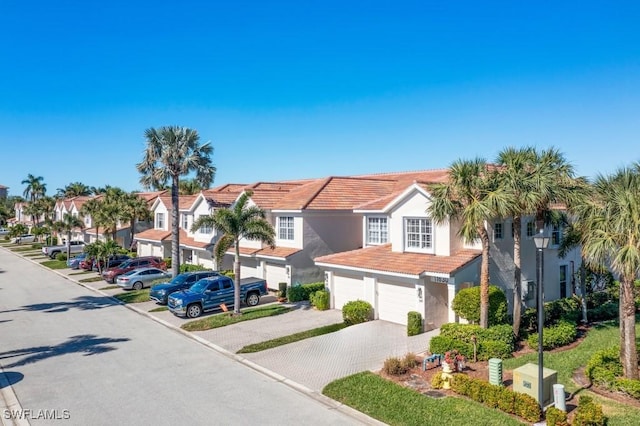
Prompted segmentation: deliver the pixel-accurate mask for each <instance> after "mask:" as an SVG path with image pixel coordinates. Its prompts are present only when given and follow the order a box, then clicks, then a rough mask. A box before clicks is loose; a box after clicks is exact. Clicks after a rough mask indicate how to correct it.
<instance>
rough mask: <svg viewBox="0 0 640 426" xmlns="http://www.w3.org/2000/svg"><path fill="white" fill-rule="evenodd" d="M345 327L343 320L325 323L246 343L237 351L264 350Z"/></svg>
mask: <svg viewBox="0 0 640 426" xmlns="http://www.w3.org/2000/svg"><path fill="white" fill-rule="evenodd" d="M345 327H347V325H346V324H345V323H343V322H339V323H336V324H330V325H325V326H324V327H318V328H314V329H311V330H306V331H301V332H300V333H294V334H290V335H288V336H283V337H278V338H276V339H271V340H267V341H265V342H260V343H254V344H251V345H247V346H245V347H243V348H242V349H240V350H239V351H238V352H237V353H239V354H248V353H253V352H260V351H265V350H267V349H271V348H276V347H278V346H282V345H287V344H289V343H293V342H298V341H300V340H304V339H309V338H311V337H316V336H322V335H323V334H329V333H333V332H336V331H339V330H342V329H343V328H345Z"/></svg>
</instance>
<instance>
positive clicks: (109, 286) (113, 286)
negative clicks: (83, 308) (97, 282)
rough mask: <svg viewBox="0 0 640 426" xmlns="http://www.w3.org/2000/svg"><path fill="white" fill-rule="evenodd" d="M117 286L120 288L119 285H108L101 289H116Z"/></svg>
mask: <svg viewBox="0 0 640 426" xmlns="http://www.w3.org/2000/svg"><path fill="white" fill-rule="evenodd" d="M116 288H120V286H118V285H108V286H106V287H102V288H101V289H100V290H115V289H116Z"/></svg>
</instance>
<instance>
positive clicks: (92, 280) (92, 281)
mask: <svg viewBox="0 0 640 426" xmlns="http://www.w3.org/2000/svg"><path fill="white" fill-rule="evenodd" d="M78 281H79V282H81V283H95V282H98V281H102V277H91V278H83V279H81V280H78Z"/></svg>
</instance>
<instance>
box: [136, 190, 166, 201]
mask: <svg viewBox="0 0 640 426" xmlns="http://www.w3.org/2000/svg"><path fill="white" fill-rule="evenodd" d="M135 194H136V195H137V196H138V197H140V198H143V199H145V200H146V201H147V202H149V203H153V202H154V201H155V199H156V198H158V197H161V196H163V195H167V194H169V190H166V189H165V190H164V191H151V192H136V193H135Z"/></svg>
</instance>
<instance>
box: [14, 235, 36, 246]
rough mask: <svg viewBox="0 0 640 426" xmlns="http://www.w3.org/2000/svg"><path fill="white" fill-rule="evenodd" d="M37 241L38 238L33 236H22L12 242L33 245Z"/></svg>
mask: <svg viewBox="0 0 640 426" xmlns="http://www.w3.org/2000/svg"><path fill="white" fill-rule="evenodd" d="M35 240H36V236H35V235H33V234H22V235H20V236H18V237H15V238H14V239H13V240H12V241H11V242H12V243H14V244H24V243H32V242H34V241H35Z"/></svg>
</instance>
